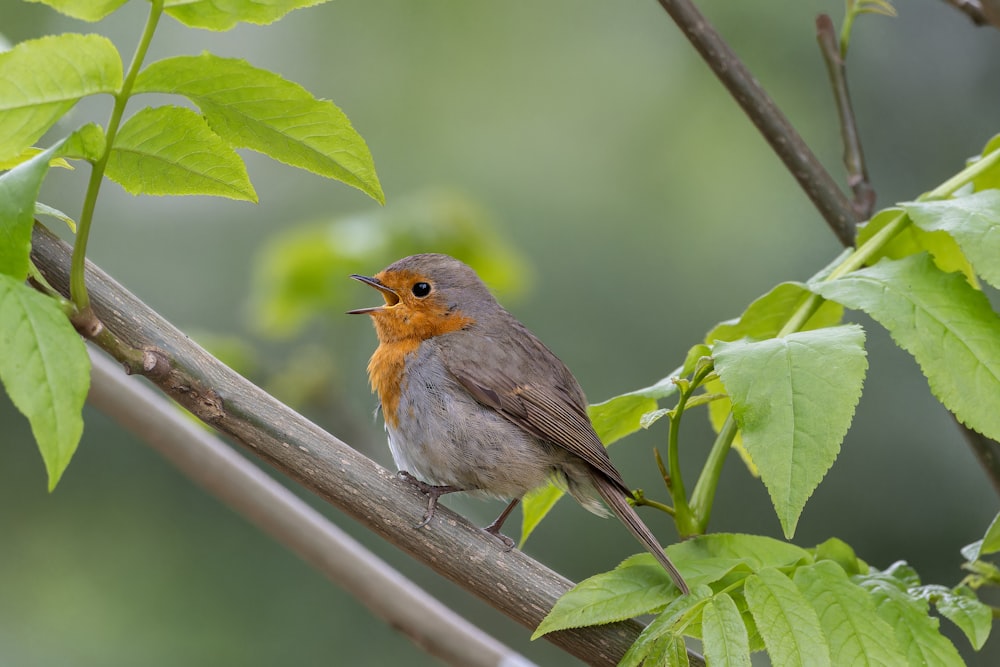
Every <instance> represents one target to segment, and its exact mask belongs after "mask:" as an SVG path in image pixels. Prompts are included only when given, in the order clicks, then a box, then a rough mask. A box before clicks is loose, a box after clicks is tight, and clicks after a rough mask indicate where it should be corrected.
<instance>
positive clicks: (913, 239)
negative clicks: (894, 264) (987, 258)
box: [813, 208, 979, 287]
mask: <svg viewBox="0 0 1000 667" xmlns="http://www.w3.org/2000/svg"><path fill="white" fill-rule="evenodd" d="M904 213H905V211H904V210H903V209H901V208H888V209H885V210H882V211H879V212H878V213H877V214H876V215H875V216H874V217H873V218H872V219H871V220H869V221H868V222H866V223H865V224H863V225H861V226H860V227H859V228H858V238H857V241H856V242H857V245H858V246H859V247H860V246H862V245H864V244H865V243H867V242H868V240H869V239H870V238H871V237H873V236H875V234H877V233H878V232H880V231H881V230H882V229H883V228H884V227H885V226H886V225H887V224H889V223H890V222H893V221H894V220H895V219H897V218H898V217H899V216H900V215H903V214H904ZM921 252H927V253H930V256H931V258H932V259H933V260H934V264H935V265H937V267H938V268H939V269H941V270H942V271H944V272H945V273H951V272H952V271H959V272H961V273H962V275H964V276H965V278H966V280H968V281H969V284H970V285H972V286H974V287H977V286H978V285H979V281H978V279H977V278H976V272H975V271H974V270H973V268H972V264H970V263H969V260H968V258H967V257H966V256H965V254H964V253H963V252H962V249H961V248H960V247H959V245H958V243H957V242H956V241H955V239H954V238H953V237H952V236H951V235H950V234H948V233H946V232H943V231H928V230H924V229H921V228H920V227H917V226H915V225H906V226H905V227H903V229H902V230H901V231H899V232H898V233H897V234H896V235H895V236H893V237H892V238H891V239H889V241H888V242H886V243H885V244H884V245H883V246H882V247H881V248H880V249H879V251H878V252H876V253H875V254H874V255H872V257H871V258H870V259H869V260H868V264H869V265H871V264H875V263H876V262H877V261H878V260H880V259H882V258H883V257H887V258H889V259H903V258H904V257H909V256H911V255H918V254H920V253H921ZM813 282H814V283H819V282H820V280H819V279H815V280H814V281H813Z"/></svg>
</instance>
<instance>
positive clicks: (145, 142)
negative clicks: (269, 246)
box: [107, 106, 257, 202]
mask: <svg viewBox="0 0 1000 667" xmlns="http://www.w3.org/2000/svg"><path fill="white" fill-rule="evenodd" d="M107 175H108V178H110V179H111V180H113V181H115V182H116V183H118V184H119V185H121V186H122V187H123V188H124V189H125V191H126V192H128V193H130V194H133V195H139V194H149V195H215V196H218V197H228V198H230V199H239V200H243V201H252V202H256V201H257V193H256V192H254V189H253V185H251V184H250V179H249V177H248V176H247V170H246V166H245V165H244V164H243V160H242V159H240V156H239V155H237V154H236V152H235V151H233V149H231V148H230V147H229V146H228V145H227V144H226V142H224V141H223V140H222V139H220V138H219V136H218V135H217V134H215V133H214V132H212V130H211V129H209V127H208V125H207V124H206V123H205V120H204V119H203V118H202V117H201V116H199V115H198V114H196V113H195V112H193V111H191V110H190V109H183V108H181V107H170V106H166V107H156V108H146V109H142V110H141V111H139V112H138V113H137V114H135V115H134V116H132V117H131V118H130V119H128V120H127V121H126V122H125V123H124V124H123V125H122V127H121V129H120V130H119V131H118V136H117V137H115V143H114V146H113V148H112V150H111V156H110V159H109V160H108V166H107Z"/></svg>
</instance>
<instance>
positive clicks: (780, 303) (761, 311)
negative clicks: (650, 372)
mask: <svg viewBox="0 0 1000 667" xmlns="http://www.w3.org/2000/svg"><path fill="white" fill-rule="evenodd" d="M810 296H811V293H810V291H809V289H808V287H807V286H806V285H804V284H803V283H796V282H785V283H781V284H780V285H778V286H777V287H775V288H774V289H772V290H771V291H770V292H768V293H767V294H765V295H764V296H762V297H759V298H758V299H756V300H755V301H754V302H753V303H751V304H750V305H749V306H747V309H746V310H745V311H743V314H742V315H740V316H739V317H738V318H737V319H734V320H726V321H725V322H721V323H720V324H717V325H715V327H713V328H712V329H711V330H710V331H709V332H708V333H707V334H706V335H705V342H706V343H708V344H709V345H714V344H715V343H716V342H717V341H720V340H721V341H727V342H729V341H735V340H739V339H741V338H750V339H753V340H763V339H765V338H774V337H775V336H776V335H778V331H780V330H781V328H782V327H783V326H785V323H786V322H788V320H789V319H791V317H792V315H793V314H794V313H795V311H797V310H798V309H799V308H800V307H801V306H802V305H803V304H804V303H805V302H806V301H807V300H808V299H809V297H810ZM843 315H844V309H843V308H842V307H840V306H839V305H838V304H836V303H829V302H828V303H825V304H823V305H822V306H820V307H819V309H818V310H817V311H816V312H815V313H813V314H812V316H811V317H810V318H809V319H808V320H806V323H805V324H804V325H803V327H802V330H803V331H808V330H811V329H821V328H824V327H829V326H832V325H834V324H837V323H838V322H840V320H841V318H842V317H843Z"/></svg>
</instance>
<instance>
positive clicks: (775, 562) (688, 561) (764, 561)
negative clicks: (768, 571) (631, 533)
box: [642, 533, 812, 583]
mask: <svg viewBox="0 0 1000 667" xmlns="http://www.w3.org/2000/svg"><path fill="white" fill-rule="evenodd" d="M642 555H647V554H642ZM667 555H668V556H670V559H671V560H672V561H673V562H674V564H676V565H677V566H678V567H680V568H682V569H683V570H684V573H685V577H687V576H688V574H687V572H688V570H689V568H693V567H695V566H696V565H697V564H707V563H710V562H711V561H713V560H715V559H723V560H729V559H735V560H737V561H739V562H743V563H747V564H748V565H750V567H751V568H752V569H753V571H755V572H756V571H759V570H761V569H764V568H768V567H791V566H793V565H796V564H798V563H802V562H806V563H809V562H812V556H810V555H809V552H808V551H806V550H805V549H803V548H802V547H797V546H795V545H794V544H789V543H788V542H782V541H781V540H776V539H774V538H772V537H765V536H763V535H744V534H741V533H709V534H708V535H698V536H696V537H693V538H691V539H688V540H684V541H683V542H678V543H677V544H672V545H670V546H669V547H667ZM650 558H652V556H650ZM682 563H683V564H684V565H681V564H682ZM730 569H731V566H730ZM712 581H715V580H714V579H713V580H712ZM705 583H711V581H708V582H705Z"/></svg>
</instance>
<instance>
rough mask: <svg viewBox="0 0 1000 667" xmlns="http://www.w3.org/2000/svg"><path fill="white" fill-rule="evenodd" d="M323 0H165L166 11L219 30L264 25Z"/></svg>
mask: <svg viewBox="0 0 1000 667" xmlns="http://www.w3.org/2000/svg"><path fill="white" fill-rule="evenodd" d="M324 2H327V0H227V1H226V2H219V1H218V0H167V1H166V2H165V3H164V4H165V10H164V11H166V13H167V14H169V15H170V16H172V17H174V18H175V19H177V20H178V21H180V22H181V23H183V24H184V25H186V26H190V27H192V28H205V29H206V30H216V31H223V30H229V29H230V28H233V27H234V26H235V25H236V24H237V23H253V24H255V25H268V24H269V23H274V22H275V21H277V20H278V19H280V18H282V17H283V16H284V15H285V14H287V13H289V12H290V11H292V10H294V9H299V8H301V7H312V6H313V5H319V4H322V3H324Z"/></svg>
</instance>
